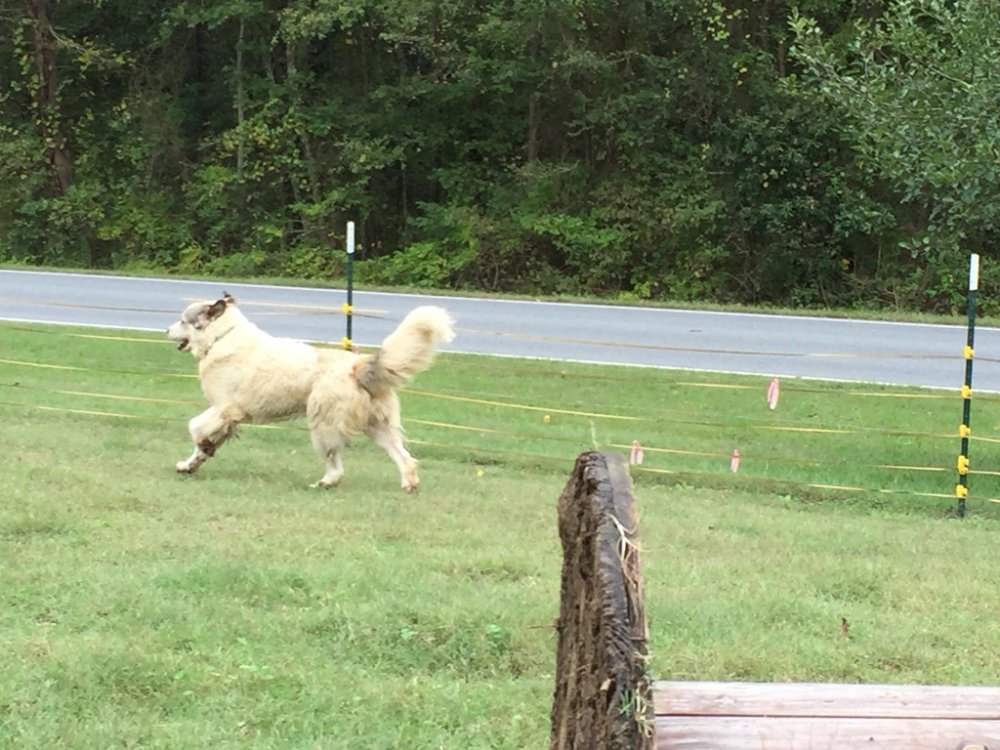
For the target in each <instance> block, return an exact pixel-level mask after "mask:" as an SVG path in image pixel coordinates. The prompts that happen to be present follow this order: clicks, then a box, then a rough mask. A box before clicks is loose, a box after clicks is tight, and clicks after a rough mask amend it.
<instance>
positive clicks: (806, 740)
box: [653, 682, 1000, 750]
mask: <svg viewBox="0 0 1000 750" xmlns="http://www.w3.org/2000/svg"><path fill="white" fill-rule="evenodd" d="M653 696H654V704H655V712H656V747H657V750H679V749H681V748H683V749H684V750H709V748H711V750H744V749H745V748H766V750H793V749H794V750H802V748H817V749H820V748H821V749H822V750H848V749H849V748H890V747H891V748H894V749H895V748H908V749H909V750H961V749H962V748H966V747H968V748H970V750H971V749H972V748H976V749H977V750H980V749H983V748H985V749H986V750H989V749H990V748H992V750H1000V688H994V687H964V686H942V685H935V686H929V685H840V684H829V683H740V682H657V683H656V684H655V685H654V693H653Z"/></svg>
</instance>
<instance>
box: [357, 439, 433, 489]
mask: <svg viewBox="0 0 1000 750" xmlns="http://www.w3.org/2000/svg"><path fill="white" fill-rule="evenodd" d="M366 432H367V433H368V435H369V437H371V439H372V440H374V441H375V444H376V445H377V446H378V447H379V448H381V449H382V450H384V451H385V452H386V453H387V454H388V455H389V458H391V459H392V462H393V463H394V464H396V468H397V469H399V479H400V485H401V486H402V488H403V489H404V490H405V491H406V492H416V491H417V490H419V489H420V478H419V477H418V476H417V459H415V458H414V457H413V456H411V455H410V452H409V451H408V450H406V446H405V445H404V443H403V428H402V427H400V426H399V425H398V424H389V423H386V422H378V423H376V424H374V425H371V426H370V427H369V428H368V429H367V430H366Z"/></svg>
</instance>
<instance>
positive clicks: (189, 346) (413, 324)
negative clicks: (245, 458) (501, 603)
mask: <svg viewBox="0 0 1000 750" xmlns="http://www.w3.org/2000/svg"><path fill="white" fill-rule="evenodd" d="M452 325H453V321H452V319H451V316H450V315H449V314H448V313H447V312H446V311H445V310H444V309H442V308H440V307H434V306H429V305H428V306H425V307H418V308H416V309H414V310H413V311H411V312H410V313H409V315H407V316H406V317H405V318H404V319H403V322H402V323H400V324H399V327H398V328H396V330H395V331H393V332H392V333H391V334H389V336H388V337H386V339H385V341H383V342H382V346H381V348H380V349H379V350H378V351H377V352H375V353H374V354H357V353H354V352H348V351H344V350H337V349H322V348H318V347H314V346H310V345H309V344H304V343H301V342H298V341H293V340H291V339H286V338H277V337H275V336H271V335H269V334H267V333H265V332H264V331H262V330H261V329H260V328H258V327H257V326H256V325H254V324H253V323H251V322H250V321H249V320H248V319H247V318H246V316H244V315H243V313H242V312H241V311H240V310H239V308H238V307H237V305H236V300H235V299H234V298H233V297H232V296H230V295H229V294H224V295H223V297H222V298H221V299H219V300H216V301H215V302H195V303H193V304H191V305H188V307H187V308H186V309H185V310H184V312H183V313H182V314H181V319H180V320H179V321H177V322H176V323H174V324H173V325H171V326H170V327H169V328H168V329H167V338H169V339H170V340H171V341H176V342H178V346H177V348H178V349H179V350H180V351H182V352H191V354H193V355H194V357H195V358H196V359H197V360H198V377H199V379H200V381H201V387H202V391H203V392H204V394H205V397H206V398H207V399H208V401H209V403H210V404H211V406H210V407H209V408H208V409H207V410H205V411H204V412H202V413H201V414H199V415H198V416H197V417H195V418H194V419H192V420H191V421H190V423H189V425H188V429H189V431H190V433H191V438H192V439H193V440H194V452H193V453H192V454H191V455H190V456H189V457H188V458H187V459H185V460H184V461H180V462H178V463H177V471H178V472H181V473H184V474H193V473H194V472H195V471H197V470H198V468H199V467H200V466H201V465H202V464H203V463H205V462H206V461H207V460H208V459H209V458H211V457H212V456H213V455H215V451H216V450H218V448H219V446H220V445H222V444H223V443H224V442H225V441H226V439H227V438H229V437H231V436H232V435H233V434H234V433H235V431H236V428H237V427H238V426H239V425H240V424H241V423H244V422H248V423H255V424H260V423H267V422H275V421H278V420H282V419H290V418H292V417H302V416H306V417H308V421H309V430H310V433H311V435H312V442H313V446H314V447H315V448H316V451H317V452H318V453H319V454H320V456H321V457H322V458H323V459H324V460H325V461H326V473H325V474H324V475H323V478H322V479H320V480H319V482H317V483H316V485H315V486H320V487H333V486H334V485H336V484H338V483H339V482H340V480H341V479H342V478H343V476H344V470H343V467H342V465H341V452H342V451H343V448H344V445H345V444H346V442H347V441H348V440H349V439H350V438H351V437H353V436H355V435H358V434H360V433H365V434H366V435H368V436H369V437H371V438H372V440H374V441H375V443H376V444H377V445H379V446H380V447H381V448H382V449H383V450H384V451H385V452H386V453H388V454H389V457H390V458H391V459H392V460H393V462H394V463H395V464H396V466H397V468H398V469H399V475H400V481H401V484H402V487H403V489H404V490H406V491H407V492H415V491H416V490H417V489H418V488H419V486H420V480H419V478H418V477H417V462H416V460H415V459H414V458H413V457H412V456H411V455H410V454H409V452H407V450H406V447H405V445H404V443H403V429H402V425H401V423H400V414H399V397H398V396H397V395H396V389H397V388H398V387H399V386H401V385H402V384H404V383H405V382H407V381H408V380H409V379H410V378H412V377H413V376H414V375H416V374H417V373H419V372H422V371H423V370H425V369H427V368H428V367H429V366H430V364H431V361H432V360H433V358H434V353H435V351H436V348H437V345H438V344H439V343H446V342H448V341H451V340H452V339H453V338H454V331H453V329H452Z"/></svg>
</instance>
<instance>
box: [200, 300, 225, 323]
mask: <svg viewBox="0 0 1000 750" xmlns="http://www.w3.org/2000/svg"><path fill="white" fill-rule="evenodd" d="M225 311H226V300H225V299H220V300H216V301H215V302H213V303H212V304H211V305H209V306H208V307H207V308H205V317H206V318H208V319H209V320H215V319H216V318H217V317H219V316H220V315H222V313H224V312H225Z"/></svg>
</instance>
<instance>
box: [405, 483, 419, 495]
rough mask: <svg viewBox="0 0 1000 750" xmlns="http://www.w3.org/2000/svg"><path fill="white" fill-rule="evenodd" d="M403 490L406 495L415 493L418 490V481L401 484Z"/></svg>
mask: <svg viewBox="0 0 1000 750" xmlns="http://www.w3.org/2000/svg"><path fill="white" fill-rule="evenodd" d="M403 492H405V493H406V494H407V495H416V494H417V493H418V492H420V482H412V483H407V484H404V485H403Z"/></svg>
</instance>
